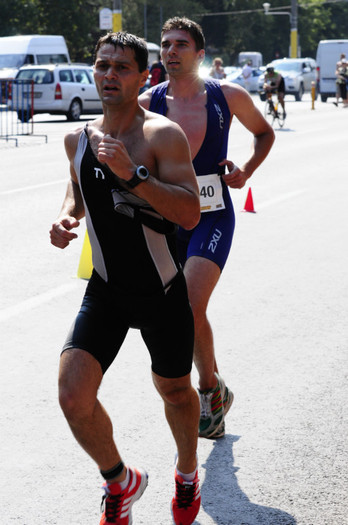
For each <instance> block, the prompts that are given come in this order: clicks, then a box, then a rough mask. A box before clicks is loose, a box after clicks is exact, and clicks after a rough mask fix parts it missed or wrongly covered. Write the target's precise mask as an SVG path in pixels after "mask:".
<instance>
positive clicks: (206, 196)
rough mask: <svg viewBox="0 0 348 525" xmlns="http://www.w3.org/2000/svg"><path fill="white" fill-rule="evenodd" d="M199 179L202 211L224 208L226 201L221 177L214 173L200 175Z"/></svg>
mask: <svg viewBox="0 0 348 525" xmlns="http://www.w3.org/2000/svg"><path fill="white" fill-rule="evenodd" d="M197 181H198V185H199V195H200V201H201V213H204V212H206V211H217V210H223V209H224V208H225V203H224V199H223V196H222V184H221V177H219V175H216V174H215V173H214V174H212V175H200V176H199V177H197Z"/></svg>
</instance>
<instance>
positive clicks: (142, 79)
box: [140, 69, 150, 87]
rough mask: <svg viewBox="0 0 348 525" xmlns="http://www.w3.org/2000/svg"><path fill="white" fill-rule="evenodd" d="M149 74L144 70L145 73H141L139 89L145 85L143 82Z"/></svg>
mask: <svg viewBox="0 0 348 525" xmlns="http://www.w3.org/2000/svg"><path fill="white" fill-rule="evenodd" d="M149 73H150V70H149V69H145V71H142V73H141V77H142V78H141V83H140V85H141V87H143V86H144V85H145V82H146V81H147V77H148V76H149Z"/></svg>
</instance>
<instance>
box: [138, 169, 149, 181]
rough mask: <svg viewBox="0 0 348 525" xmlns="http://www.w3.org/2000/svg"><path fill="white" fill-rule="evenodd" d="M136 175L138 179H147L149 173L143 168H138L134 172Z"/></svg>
mask: <svg viewBox="0 0 348 525" xmlns="http://www.w3.org/2000/svg"><path fill="white" fill-rule="evenodd" d="M136 174H137V176H138V177H139V178H140V179H143V180H145V179H147V178H148V176H149V172H148V170H147V168H145V166H138V167H137V170H136Z"/></svg>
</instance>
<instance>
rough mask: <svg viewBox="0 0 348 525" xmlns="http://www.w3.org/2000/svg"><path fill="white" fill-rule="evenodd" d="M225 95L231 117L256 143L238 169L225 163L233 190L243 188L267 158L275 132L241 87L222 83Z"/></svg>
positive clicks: (228, 179)
mask: <svg viewBox="0 0 348 525" xmlns="http://www.w3.org/2000/svg"><path fill="white" fill-rule="evenodd" d="M221 86H222V90H223V93H224V95H225V97H226V100H227V103H228V106H229V109H230V112H231V115H236V117H237V118H238V120H239V121H240V122H241V124H243V126H245V127H246V128H247V129H248V130H249V131H250V132H251V133H252V134H253V135H254V142H253V146H252V152H251V155H250V157H249V159H248V160H247V161H246V162H245V163H244V164H243V165H242V166H241V167H239V168H238V167H237V166H235V165H234V164H233V163H232V164H233V166H231V164H228V162H231V161H225V162H223V163H222V164H226V165H227V167H228V169H229V170H230V173H228V174H226V175H225V176H224V179H225V182H226V184H227V185H228V186H230V187H231V188H242V187H243V186H244V185H245V183H246V181H247V179H248V178H249V177H251V175H252V174H253V173H254V171H255V170H256V169H257V168H258V166H260V164H261V163H262V162H263V161H264V159H265V158H266V157H267V155H268V153H269V151H270V149H271V147H272V144H273V142H274V139H275V135H274V131H273V129H272V127H271V126H270V125H269V124H268V122H267V121H266V120H265V119H264V117H263V116H262V114H261V112H260V111H259V110H258V109H257V108H256V106H255V105H254V103H253V101H252V98H251V97H250V95H249V94H248V93H247V92H246V91H245V90H244V89H243V88H240V86H237V85H232V84H230V83H228V82H226V83H224V82H222V83H221Z"/></svg>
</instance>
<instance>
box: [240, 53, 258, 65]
mask: <svg viewBox="0 0 348 525" xmlns="http://www.w3.org/2000/svg"><path fill="white" fill-rule="evenodd" d="M248 60H251V62H252V63H251V67H261V66H262V61H263V57H262V54H261V53H259V52H258V51H241V52H240V53H239V55H238V66H239V67H243V66H244V64H245V63H246V62H247V61H248Z"/></svg>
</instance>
